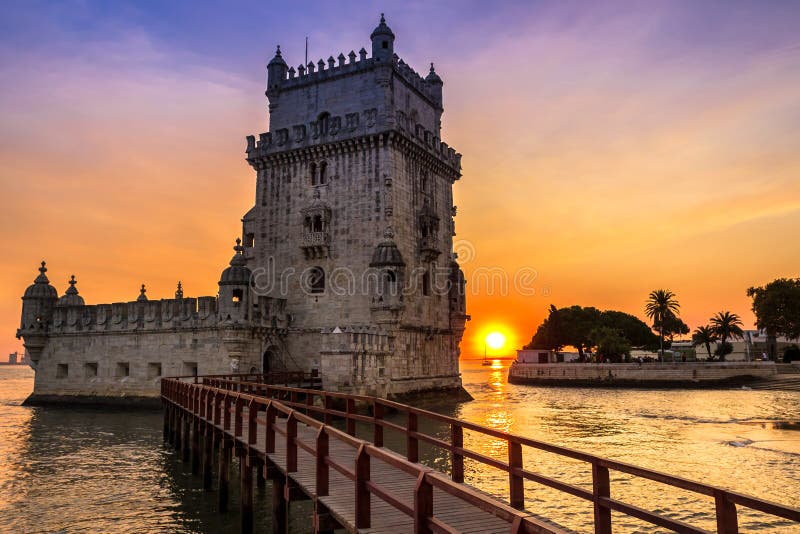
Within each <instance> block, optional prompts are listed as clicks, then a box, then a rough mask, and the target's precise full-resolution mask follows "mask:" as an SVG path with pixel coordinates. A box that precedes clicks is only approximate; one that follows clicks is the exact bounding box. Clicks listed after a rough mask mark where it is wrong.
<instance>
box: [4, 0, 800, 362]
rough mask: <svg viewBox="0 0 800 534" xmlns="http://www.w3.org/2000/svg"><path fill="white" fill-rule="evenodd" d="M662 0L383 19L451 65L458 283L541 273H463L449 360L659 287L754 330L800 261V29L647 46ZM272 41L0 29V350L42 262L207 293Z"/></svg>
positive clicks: (239, 197) (153, 288)
mask: <svg viewBox="0 0 800 534" xmlns="http://www.w3.org/2000/svg"><path fill="white" fill-rule="evenodd" d="M634 5H636V4H634ZM420 9H422V8H420ZM442 9H444V8H442ZM452 9H453V10H456V9H457V7H452ZM554 9H556V8H551V10H554ZM662 9H663V8H662ZM539 15H541V13H539ZM509 16H510V15H509ZM665 16H666V15H665V14H664V13H660V12H657V11H655V10H652V9H651V10H644V9H643V8H639V9H638V11H637V10H634V9H631V10H630V12H626V13H618V12H614V13H609V12H608V10H602V11H600V12H599V13H586V14H582V15H581V16H575V17H573V18H570V19H569V24H567V23H559V24H556V23H554V22H552V18H553V17H550V18H548V17H546V16H545V17H543V16H538V17H532V16H531V17H527V16H524V17H523V16H520V17H511V18H510V19H509V20H510V21H506V20H503V19H502V18H501V17H499V16H498V17H496V18H494V19H492V20H487V21H486V22H481V24H496V25H497V26H493V27H494V28H498V27H500V28H502V27H504V26H503V25H504V24H512V22H513V25H515V26H514V28H515V30H514V31H507V32H504V31H499V30H498V31H496V32H494V33H493V34H492V37H491V38H487V39H486V40H485V42H482V43H481V46H480V47H476V46H475V45H474V44H473V45H471V48H470V50H469V53H464V54H461V53H458V52H457V51H456V50H454V47H453V46H452V44H453V40H454V39H455V38H456V37H455V36H457V35H458V32H462V34H463V35H468V34H469V32H470V31H472V30H474V28H473V27H471V26H469V25H466V23H465V24H464V25H463V26H459V25H457V24H456V25H455V26H454V27H453V28H452V33H450V34H447V35H444V34H439V33H437V32H434V31H420V32H419V39H418V40H415V36H416V35H417V34H416V33H415V28H416V27H417V26H418V25H420V24H422V25H424V24H428V25H431V29H433V28H436V27H438V26H437V22H436V20H435V17H434V18H433V20H429V19H431V17H430V16H428V14H427V13H426V12H424V10H423V11H411V12H409V13H404V14H397V16H396V18H395V19H394V20H396V22H394V23H393V22H392V20H393V19H391V18H390V20H389V22H390V24H391V25H392V27H393V29H394V31H395V33H396V34H397V36H398V37H397V43H396V50H397V51H398V53H399V54H400V55H401V56H402V57H404V58H405V59H406V60H407V61H409V62H410V63H411V64H412V65H414V66H416V67H417V68H418V69H422V68H423V66H424V65H425V64H426V61H428V60H430V59H433V60H435V61H436V62H437V72H439V73H440V75H441V76H442V77H443V79H444V82H445V86H444V91H445V115H444V119H443V120H444V132H443V138H444V139H445V140H446V141H447V142H448V143H450V144H451V145H452V146H454V147H455V148H456V149H457V150H459V151H460V152H461V153H462V154H463V174H464V176H463V179H462V180H461V181H460V182H458V183H457V184H456V188H455V199H456V204H457V205H458V217H457V220H456V221H457V222H456V230H457V232H458V235H457V236H456V238H455V239H456V240H459V246H461V247H464V250H467V251H470V253H471V255H472V256H473V257H469V256H470V255H469V254H468V255H466V257H465V255H464V254H462V259H466V260H468V261H466V262H465V263H464V265H463V267H464V270H465V271H466V274H467V279H468V280H471V279H472V278H473V277H475V276H476V274H475V273H476V270H479V269H485V268H489V267H491V268H495V267H496V268H500V269H503V270H504V271H505V272H507V273H509V276H513V275H514V273H515V272H520V270H521V269H527V270H525V271H522V272H524V273H527V274H528V275H531V277H533V273H534V272H535V277H533V278H534V279H533V282H532V283H529V284H527V286H526V287H527V288H529V289H532V290H533V293H534V294H528V295H523V294H520V292H519V291H516V290H514V288H513V287H511V288H510V289H509V291H508V292H507V294H505V295H503V294H500V293H501V292H499V291H496V292H495V294H491V295H490V294H488V293H489V291H488V290H486V288H485V287H484V288H478V289H477V290H476V289H475V288H476V287H477V286H479V285H480V284H470V286H469V287H468V312H469V313H470V314H471V315H472V317H473V320H472V321H471V322H470V323H469V326H468V328H469V329H468V331H467V337H466V339H465V343H464V346H463V350H464V353H465V354H467V355H473V354H474V355H479V354H482V352H483V336H484V335H485V333H487V332H488V331H490V330H492V329H494V328H496V327H497V328H500V329H502V330H504V331H505V332H506V334H507V336H508V338H509V339H508V342H509V343H508V344H509V346H511V347H516V346H519V345H521V344H524V343H525V342H527V341H528V340H529V339H530V336H531V335H532V333H533V331H534V330H535V328H536V326H537V325H538V324H539V322H540V321H541V320H542V318H543V316H544V314H545V313H546V309H547V307H548V306H549V304H551V303H553V304H555V305H557V306H568V305H572V304H580V305H585V306H596V307H599V308H603V309H607V308H613V309H620V310H624V311H627V312H630V313H634V314H636V315H639V316H640V317H641V316H642V315H643V314H642V308H643V304H644V300H645V298H646V296H647V293H648V292H649V291H650V290H652V289H656V288H668V289H671V290H672V291H674V292H675V293H677V295H678V298H679V300H680V303H681V313H682V317H683V318H684V320H685V321H686V322H687V323H689V325H690V326H691V327H692V328H694V327H696V326H697V325H699V324H701V323H704V322H705V321H706V319H707V318H708V317H709V316H710V315H712V314H713V313H715V312H717V311H719V310H722V309H726V310H731V311H734V312H736V313H739V314H740V315H742V317H743V318H744V320H745V324H746V326H748V327H749V326H751V325H752V321H753V317H752V314H751V312H750V303H749V299H748V298H747V297H746V295H745V290H746V289H747V287H748V286H750V285H754V284H763V283H766V282H768V281H770V280H771V279H773V278H775V277H779V276H798V275H800V273H798V269H797V266H798V265H800V247H799V246H798V244H797V239H796V233H797V229H798V228H800V179H798V178H800V135H799V134H800V39H798V38H797V36H796V35H795V36H794V37H788V38H786V39H788V41H787V40H785V39H784V40H780V39H777V38H774V39H772V40H770V39H768V38H767V37H764V35H762V33H759V34H758V35H749V34H747V31H749V30H747V28H749V27H750V26H748V25H747V24H744V23H742V24H741V27H742V28H744V29H742V30H741V31H742V32H744V33H743V34H741V38H739V37H738V36H737V37H736V38H735V39H734V38H730V39H733V40H732V41H730V42H728V41H724V43H723V44H725V46H726V47H727V48H724V47H722V46H721V45H720V43H717V42H713V43H706V42H703V41H702V40H701V41H700V42H698V43H695V46H694V47H683V46H679V45H678V44H675V42H673V40H669V43H668V44H669V46H664V47H659V46H657V45H658V44H659V43H660V41H659V40H658V39H656V37H659V35H660V34H658V33H657V30H658V31H662V32H663V31H665V30H663V28H662V29H660V30H659V29H658V24H657V23H658V22H660V21H662V20H663V18H664V17H665ZM603 17H605V18H603ZM371 18H374V17H371ZM371 18H370V20H371ZM559 20H560V19H559ZM187 24H188V23H187ZM372 25H374V23H371V22H363V23H362V22H360V19H359V21H356V22H354V21H349V22H348V25H347V26H348V27H349V30H348V31H350V32H351V33H348V34H341V35H339V34H337V35H330V34H325V33H315V34H312V40H313V42H314V43H316V44H317V47H318V49H320V50H324V52H323V53H324V54H325V56H326V57H327V55H328V54H329V53H330V52H333V53H334V55H335V54H336V53H338V51H339V50H340V49H341V50H344V49H345V48H344V47H345V46H346V47H347V48H346V50H349V49H350V48H353V47H355V48H358V47H361V46H362V45H366V44H367V42H368V41H367V35H368V31H369V29H371V27H372ZM352 26H355V28H353V27H352ZM362 26H363V27H362ZM356 30H358V31H356ZM761 30H763V33H764V34H769V33H770V32H769V31H768V28H767V29H764V28H762V29H761ZM263 31H267V30H263ZM275 31H276V32H277V31H278V30H277V29H276V30H275ZM298 31H300V30H298ZM754 31H755V30H754ZM295 33H296V32H295ZM773 33H777V32H773ZM250 37H254V36H250ZM29 38H31V39H35V38H36V35H35V34H34V35H33V36H32V37H29ZM660 38H661V39H662V40H664V39H665V38H664V37H663V36H662V37H660ZM791 39H794V41H792V40H791ZM295 40H297V39H295ZM272 41H273V39H271V38H270V39H269V43H270V46H266V45H265V46H263V47H262V48H263V53H262V52H260V51H259V52H258V53H257V54H256V53H251V55H250V56H245V58H244V59H242V60H241V61H240V62H239V63H237V64H236V65H232V66H230V68H228V67H226V64H225V62H224V61H220V60H219V58H218V57H215V58H214V60H211V59H208V58H206V57H205V56H204V55H203V54H200V53H198V52H197V51H195V50H189V49H187V48H185V47H180V46H178V45H177V44H175V43H173V42H169V41H165V40H164V39H161V38H159V37H158V36H157V35H154V34H153V33H151V32H148V31H147V27H146V26H142V27H135V28H125V29H124V31H119V32H117V33H115V34H114V35H113V37H109V36H105V37H103V38H102V39H100V38H97V37H93V38H92V39H85V40H84V39H81V38H72V37H70V40H69V43H68V44H69V46H68V47H65V50H69V53H66V52H64V53H59V50H55V51H54V50H52V49H43V48H38V47H26V46H14V43H9V42H0V45H2V47H1V48H0V60H3V61H0V81H1V82H2V87H3V92H2V94H0V116H2V119H0V120H1V121H2V122H1V123H0V224H1V225H2V226H1V227H2V235H0V244H2V250H3V255H2V257H0V280H2V282H0V351H2V352H0V357H2V355H4V354H7V353H9V352H12V351H14V350H17V349H20V348H21V342H19V341H17V340H15V339H14V332H15V329H16V327H17V323H18V320H19V312H20V306H21V301H20V296H21V294H22V292H23V291H24V289H25V287H26V286H27V285H28V284H30V283H31V282H32V280H33V278H34V277H35V276H36V274H37V272H36V268H37V266H38V262H39V261H40V260H41V259H43V258H44V259H46V260H47V262H48V268H49V269H50V270H49V272H48V276H49V277H50V280H51V282H52V283H53V284H54V285H55V286H56V288H57V289H58V290H59V292H60V293H63V291H64V289H66V287H67V283H66V282H67V279H68V278H69V275H70V274H73V273H74V274H75V275H76V276H77V278H78V287H79V290H80V293H81V295H82V296H84V297H85V298H86V300H87V302H88V303H102V302H112V301H120V300H132V299H134V298H135V297H136V296H137V294H138V287H139V284H141V283H142V282H144V283H146V284H147V287H148V296H150V298H165V297H171V296H172V294H173V292H174V286H175V282H176V281H177V280H179V279H180V280H182V281H183V286H184V290H185V292H186V293H187V295H209V294H214V293H215V292H216V282H217V280H218V277H219V273H220V271H221V270H222V269H223V268H224V267H225V266H226V264H227V262H228V260H229V258H230V256H231V249H230V247H231V244H232V240H233V238H234V237H236V236H237V235H238V233H239V231H240V226H241V225H240V221H239V220H240V218H241V216H242V215H243V214H244V213H245V212H246V211H247V210H248V208H249V207H250V206H251V205H252V201H253V195H254V182H255V181H254V177H255V175H254V173H253V171H252V170H251V169H250V168H249V167H248V166H247V164H246V163H245V161H244V148H245V142H244V136H245V135H247V134H251V133H258V132H262V131H265V130H266V129H267V122H266V114H265V107H266V102H265V99H264V97H263V88H262V87H261V84H262V80H261V78H262V76H263V65H264V63H265V62H266V60H267V59H268V57H267V56H268V55H269V54H268V51H271V47H272V45H271V43H272ZM340 41H344V42H343V43H340ZM417 41H419V42H417ZM730 43H733V44H734V45H737V44H741V47H740V48H741V49H734V50H731V49H730V46H732V45H731V44H730ZM17 44H18V43H17ZM294 44H295V45H296V44H297V43H294ZM327 47H330V49H328V48H327ZM268 49H269V50H268ZM285 49H286V47H285ZM439 50H440V51H439ZM286 54H287V55H289V56H290V58H289V59H290V61H294V62H295V63H296V62H297V61H295V60H301V59H302V57H301V51H300V50H299V49H298V47H297V46H294V47H293V48H289V49H288V51H287V52H286ZM231 55H233V52H231ZM176 65H177V66H176ZM500 352H503V351H500ZM490 353H491V351H490Z"/></svg>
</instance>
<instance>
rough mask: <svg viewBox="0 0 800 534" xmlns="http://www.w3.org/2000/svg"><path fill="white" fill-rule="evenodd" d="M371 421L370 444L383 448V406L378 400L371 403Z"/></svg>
mask: <svg viewBox="0 0 800 534" xmlns="http://www.w3.org/2000/svg"><path fill="white" fill-rule="evenodd" d="M372 419H373V421H372V443H374V444H375V446H376V447H383V404H381V403H380V402H379V401H378V400H373V401H372Z"/></svg>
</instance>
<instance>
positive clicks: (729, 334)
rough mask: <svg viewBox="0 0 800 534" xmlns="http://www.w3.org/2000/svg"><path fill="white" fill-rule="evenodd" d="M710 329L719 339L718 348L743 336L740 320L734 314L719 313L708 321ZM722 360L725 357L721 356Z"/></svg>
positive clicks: (727, 312)
mask: <svg viewBox="0 0 800 534" xmlns="http://www.w3.org/2000/svg"><path fill="white" fill-rule="evenodd" d="M710 321H711V329H712V330H713V331H714V333H715V334H716V335H717V337H719V346H720V348H722V347H725V342H726V341H727V340H728V338H730V339H736V338H741V337H743V336H744V330H742V324H743V323H742V319H741V318H740V317H739V316H738V315H736V314H735V313H731V312H729V311H721V312H719V313H717V314H716V315H715V316H714V317H712V318H711V319H710ZM722 359H725V356H724V355H722Z"/></svg>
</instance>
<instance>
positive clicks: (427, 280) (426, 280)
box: [422, 271, 431, 297]
mask: <svg viewBox="0 0 800 534" xmlns="http://www.w3.org/2000/svg"><path fill="white" fill-rule="evenodd" d="M422 294H423V295H424V296H426V297H427V296H429V295H430V294H431V273H430V271H425V272H424V273H423V274H422Z"/></svg>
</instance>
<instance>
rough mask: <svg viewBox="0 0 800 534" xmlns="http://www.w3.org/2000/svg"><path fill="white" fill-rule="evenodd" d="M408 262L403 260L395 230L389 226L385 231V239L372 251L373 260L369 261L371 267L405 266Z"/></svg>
mask: <svg viewBox="0 0 800 534" xmlns="http://www.w3.org/2000/svg"><path fill="white" fill-rule="evenodd" d="M405 264H406V262H404V261H403V255H402V254H400V250H399V249H398V248H397V245H396V244H395V242H394V232H393V231H392V229H391V228H387V229H386V230H385V231H384V232H383V241H381V242H380V243H378V246H376V247H375V250H374V251H373V252H372V261H370V262H369V266H370V267H403V266H405Z"/></svg>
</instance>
